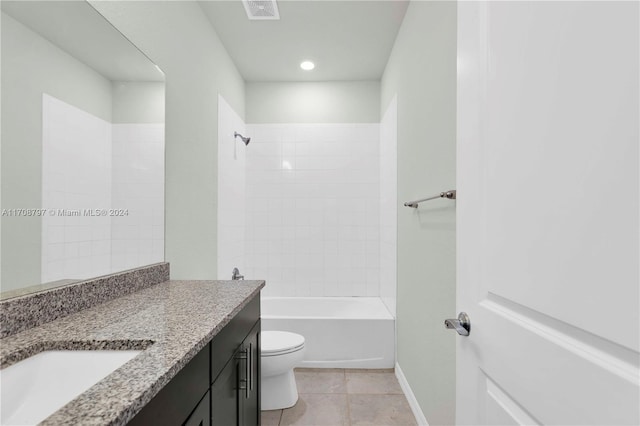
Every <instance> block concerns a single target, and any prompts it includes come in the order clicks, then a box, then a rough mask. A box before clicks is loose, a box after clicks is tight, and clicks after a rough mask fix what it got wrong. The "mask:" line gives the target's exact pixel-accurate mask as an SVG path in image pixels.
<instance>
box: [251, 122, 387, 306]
mask: <svg viewBox="0 0 640 426" xmlns="http://www.w3.org/2000/svg"><path fill="white" fill-rule="evenodd" d="M247 132H248V134H249V136H251V138H252V139H251V144H250V145H249V147H248V148H247V151H246V198H247V209H246V238H245V252H246V266H245V271H244V272H245V275H246V276H247V277H250V278H256V277H260V278H261V279H265V280H266V281H267V283H268V285H267V287H265V289H264V291H263V293H264V295H265V296H379V295H380V289H379V286H380V243H379V242H380V156H379V140H380V139H379V138H380V128H379V124H377V123H373V124H250V125H248V126H247Z"/></svg>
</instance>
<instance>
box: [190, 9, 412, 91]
mask: <svg viewBox="0 0 640 426" xmlns="http://www.w3.org/2000/svg"><path fill="white" fill-rule="evenodd" d="M408 4H409V3H408V1H406V0H387V1H385V0H382V1H380V0H377V1H353V0H352V1H330V0H321V1H282V0H281V1H278V8H279V10H280V20H267V21H255V20H249V19H248V18H247V15H246V13H245V10H244V7H243V5H242V2H241V1H240V0H233V1H200V6H201V7H202V10H203V11H204V13H205V15H206V16H207V17H208V18H209V21H210V22H211V24H212V25H213V27H214V29H215V30H216V32H217V33H218V35H219V36H220V39H221V40H222V43H223V44H224V46H225V47H226V49H227V51H228V52H229V54H230V55H231V58H232V59H233V61H234V62H235V64H236V66H237V67H238V70H239V71H240V73H241V74H242V76H243V77H244V78H245V80H247V81H328V80H379V79H380V78H381V77H382V73H383V71H384V68H385V65H386V64H387V60H388V58H389V54H390V52H391V49H392V47H393V43H394V41H395V38H396V35H397V33H398V29H399V28H400V24H401V23H402V19H403V18H404V14H405V12H406V10H407V6H408ZM304 59H310V60H312V61H313V62H315V64H316V68H315V69H314V70H313V71H306V72H305V71H303V70H301V69H300V62H302V60H304Z"/></svg>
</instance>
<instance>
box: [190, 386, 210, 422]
mask: <svg viewBox="0 0 640 426" xmlns="http://www.w3.org/2000/svg"><path fill="white" fill-rule="evenodd" d="M210 404H211V397H210V395H209V392H207V393H206V395H205V396H204V397H203V398H202V400H201V401H200V403H199V404H198V406H197V407H196V409H195V410H193V413H191V415H190V416H189V418H188V419H187V421H186V422H185V423H184V426H211V416H210V415H209V407H210Z"/></svg>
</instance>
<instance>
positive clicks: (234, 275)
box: [231, 268, 244, 281]
mask: <svg viewBox="0 0 640 426" xmlns="http://www.w3.org/2000/svg"><path fill="white" fill-rule="evenodd" d="M231 279H232V280H233V281H238V280H244V275H240V270H239V269H238V268H233V271H231Z"/></svg>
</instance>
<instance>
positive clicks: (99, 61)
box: [0, 0, 164, 81]
mask: <svg viewBox="0 0 640 426" xmlns="http://www.w3.org/2000/svg"><path fill="white" fill-rule="evenodd" d="M0 5H1V7H2V11H3V12H5V13H7V14H8V15H10V16H11V17H12V18H14V19H15V20H17V21H19V22H21V23H22V24H23V25H25V26H26V27H28V28H30V29H31V30H33V31H34V32H36V33H38V34H40V35H41V36H42V37H44V38H45V39H47V40H49V41H50V42H51V43H53V44H55V45H57V46H58V47H59V48H61V49H62V50H64V51H65V52H67V53H69V54H70V55H71V56H73V57H75V58H76V59H78V60H79V61H80V62H83V63H84V64H85V65H88V66H89V67H91V68H93V69H94V70H96V71H97V72H99V73H100V74H102V75H103V76H104V77H105V78H107V79H109V80H112V81H164V74H163V73H162V72H160V71H159V70H158V69H157V68H156V66H155V65H154V64H153V62H151V60H149V58H147V57H146V56H145V55H144V54H143V53H142V52H140V51H139V50H138V49H137V48H136V47H135V46H134V45H133V44H131V42H130V41H129V40H127V38H125V37H124V36H123V35H122V34H120V33H119V32H118V31H117V30H116V29H115V28H114V27H113V26H112V25H111V24H110V23H109V22H108V21H107V20H106V19H104V18H103V17H102V15H100V14H99V13H98V12H97V11H96V10H95V9H94V8H93V7H92V6H91V5H90V4H89V3H87V2H85V1H6V0H3V1H2V2H0Z"/></svg>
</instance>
